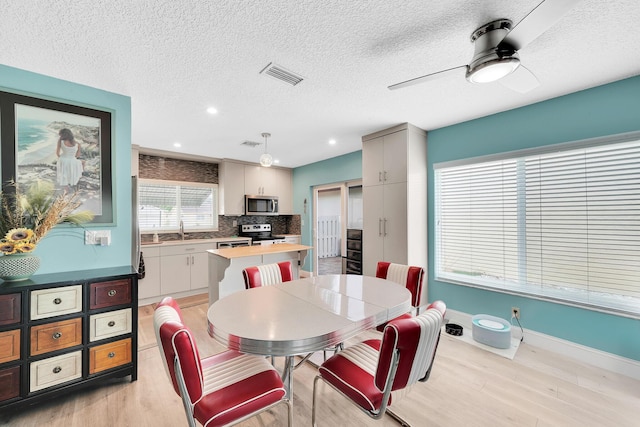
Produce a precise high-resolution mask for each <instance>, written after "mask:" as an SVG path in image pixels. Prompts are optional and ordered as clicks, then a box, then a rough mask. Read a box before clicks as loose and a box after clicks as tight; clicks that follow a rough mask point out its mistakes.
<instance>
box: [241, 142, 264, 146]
mask: <svg viewBox="0 0 640 427" xmlns="http://www.w3.org/2000/svg"><path fill="white" fill-rule="evenodd" d="M240 145H246V146H247V147H251V148H254V147H257V146H258V145H262V142H255V141H245V142H243V143H242V144H240Z"/></svg>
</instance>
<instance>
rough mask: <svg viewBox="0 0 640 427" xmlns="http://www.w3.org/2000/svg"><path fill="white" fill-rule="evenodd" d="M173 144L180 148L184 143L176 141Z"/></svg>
mask: <svg viewBox="0 0 640 427" xmlns="http://www.w3.org/2000/svg"><path fill="white" fill-rule="evenodd" d="M173 146H174V147H176V148H180V147H182V144H180V143H179V142H174V143H173Z"/></svg>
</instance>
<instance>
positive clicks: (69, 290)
mask: <svg viewBox="0 0 640 427" xmlns="http://www.w3.org/2000/svg"><path fill="white" fill-rule="evenodd" d="M81 311H82V285H74V286H64V287H60V288H50V289H40V290H37V291H31V319H32V320H37V319H46V318H47V317H53V316H61V315H63V314H70V313H79V312H81Z"/></svg>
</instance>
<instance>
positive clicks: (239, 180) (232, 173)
mask: <svg viewBox="0 0 640 427" xmlns="http://www.w3.org/2000/svg"><path fill="white" fill-rule="evenodd" d="M244 168H245V165H244V163H237V162H230V161H227V160H225V161H223V162H220V163H219V164H218V191H219V193H220V195H219V200H218V212H219V213H220V215H244V195H245V191H244Z"/></svg>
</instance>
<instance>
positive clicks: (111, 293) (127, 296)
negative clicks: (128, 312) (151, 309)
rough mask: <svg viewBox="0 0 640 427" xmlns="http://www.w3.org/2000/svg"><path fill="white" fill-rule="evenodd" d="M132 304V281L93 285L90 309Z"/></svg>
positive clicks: (123, 280) (113, 281)
mask: <svg viewBox="0 0 640 427" xmlns="http://www.w3.org/2000/svg"><path fill="white" fill-rule="evenodd" d="M129 303H131V280H130V279H122V280H112V281H109V282H100V283H92V284H91V297H90V304H89V306H90V307H89V308H90V309H91V310H93V309H96V308H104V307H111V306H114V305H120V304H129Z"/></svg>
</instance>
